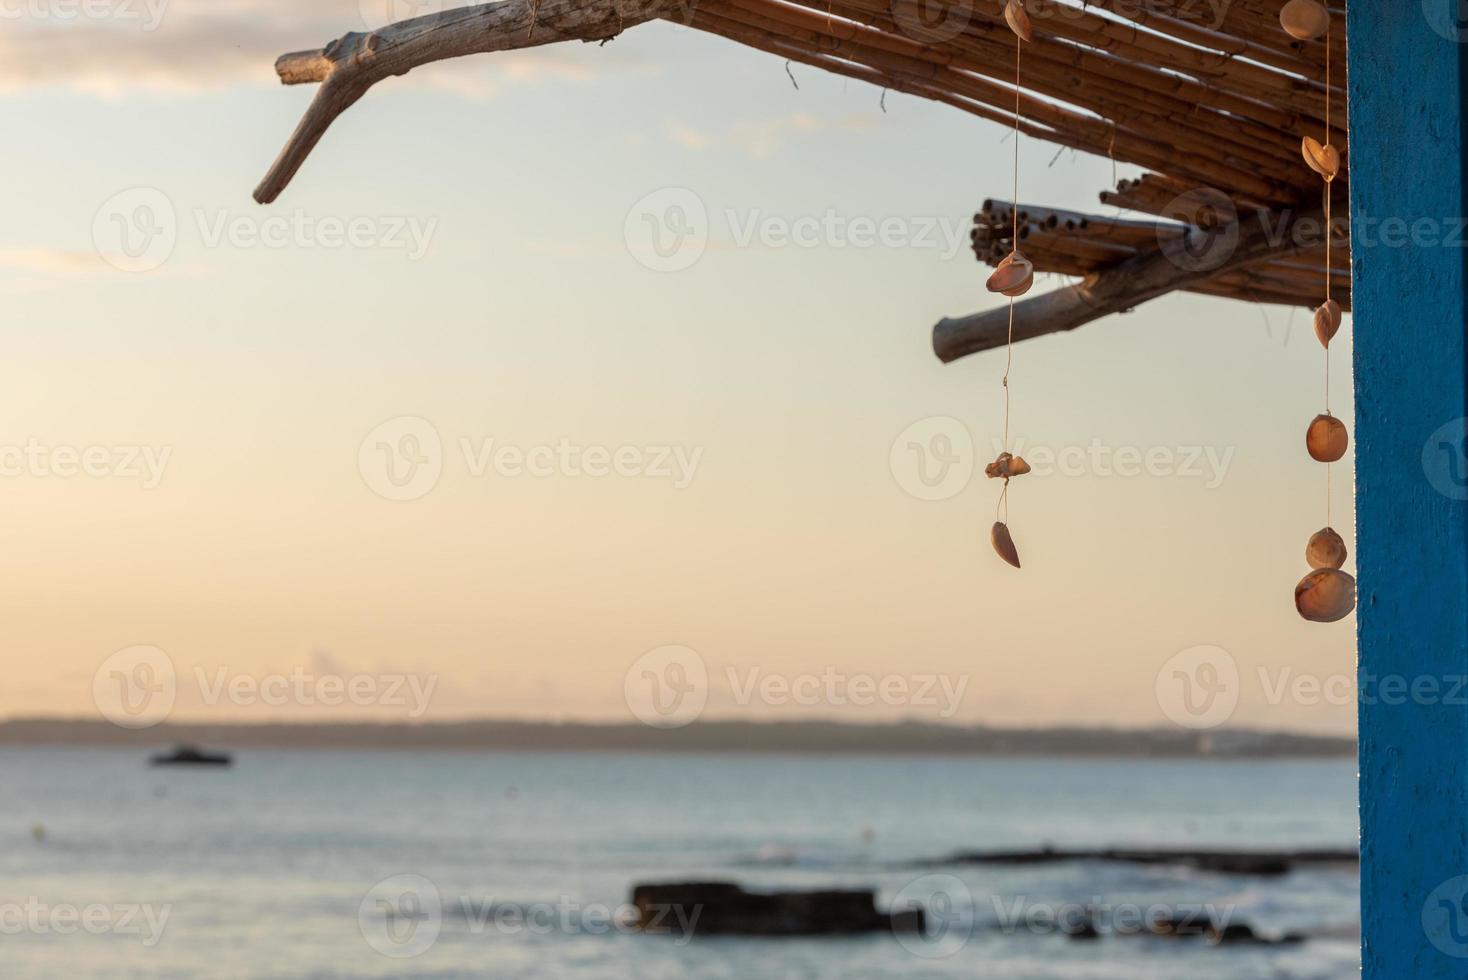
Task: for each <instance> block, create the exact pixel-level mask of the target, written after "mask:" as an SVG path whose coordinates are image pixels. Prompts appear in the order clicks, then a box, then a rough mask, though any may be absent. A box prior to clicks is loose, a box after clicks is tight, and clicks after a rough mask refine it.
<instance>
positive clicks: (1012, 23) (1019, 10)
mask: <svg viewBox="0 0 1468 980" xmlns="http://www.w3.org/2000/svg"><path fill="white" fill-rule="evenodd" d="M1004 23H1006V24H1008V25H1009V29H1010V30H1011V31H1014V33H1015V35H1016V36H1018V37H1019V38H1021V39H1022V40H1025V41H1033V40H1034V39H1035V28H1034V27H1033V26H1032V25H1031V24H1030V15H1029V14H1028V13H1026V12H1025V5H1024V0H1008V2H1007V3H1005V5H1004Z"/></svg>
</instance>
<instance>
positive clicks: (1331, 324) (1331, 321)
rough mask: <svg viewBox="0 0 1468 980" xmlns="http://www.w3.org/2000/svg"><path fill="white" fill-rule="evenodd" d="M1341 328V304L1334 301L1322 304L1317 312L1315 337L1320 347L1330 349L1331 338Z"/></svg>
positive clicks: (1329, 300) (1330, 300)
mask: <svg viewBox="0 0 1468 980" xmlns="http://www.w3.org/2000/svg"><path fill="white" fill-rule="evenodd" d="M1340 328H1341V304H1339V303H1337V302H1336V301H1335V300H1333V299H1328V300H1326V301H1325V302H1324V303H1321V304H1320V306H1319V307H1318V308H1316V310H1315V336H1316V338H1317V339H1318V340H1319V341H1320V346H1321V347H1324V348H1325V349H1326V350H1329V349H1330V341H1331V338H1332V337H1334V336H1335V333H1336V331H1337V330H1339V329H1340Z"/></svg>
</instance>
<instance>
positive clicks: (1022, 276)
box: [985, 249, 1035, 296]
mask: <svg viewBox="0 0 1468 980" xmlns="http://www.w3.org/2000/svg"><path fill="white" fill-rule="evenodd" d="M1034 284H1035V265H1034V263H1032V262H1031V261H1030V260H1029V259H1027V258H1025V253H1023V252H1021V251H1020V250H1019V249H1015V250H1014V251H1013V252H1010V253H1009V254H1008V255H1006V256H1005V257H1004V258H1003V259H1002V260H1000V262H999V265H997V266H995V268H994V272H993V274H992V275H990V276H989V281H988V282H987V283H985V288H986V289H988V290H989V292H991V293H1002V294H1003V295H1005V296H1023V295H1024V294H1025V293H1027V292H1029V291H1030V287H1031V286H1033V285H1034Z"/></svg>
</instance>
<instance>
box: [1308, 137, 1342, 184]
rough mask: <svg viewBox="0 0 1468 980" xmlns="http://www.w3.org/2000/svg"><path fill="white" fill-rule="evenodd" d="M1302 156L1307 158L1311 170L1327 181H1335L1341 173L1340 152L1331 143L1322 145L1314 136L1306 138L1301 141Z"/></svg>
mask: <svg viewBox="0 0 1468 980" xmlns="http://www.w3.org/2000/svg"><path fill="white" fill-rule="evenodd" d="M1300 155H1301V156H1303V157H1304V158H1305V163H1306V164H1307V165H1308V166H1309V167H1310V169H1311V170H1313V171H1315V172H1316V173H1318V174H1319V175H1320V176H1322V177H1324V178H1325V179H1326V180H1335V177H1336V174H1338V173H1340V172H1341V155H1340V152H1339V151H1338V150H1336V148H1335V147H1333V146H1331V145H1330V144H1329V143H1321V142H1320V141H1319V140H1318V139H1315V138H1314V137H1313V136H1306V137H1305V138H1304V139H1302V140H1300Z"/></svg>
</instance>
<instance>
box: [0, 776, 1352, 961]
mask: <svg viewBox="0 0 1468 980" xmlns="http://www.w3.org/2000/svg"><path fill="white" fill-rule="evenodd" d="M0 787H3V792H0V840H3V847H0V862H3V863H0V931H3V938H0V956H3V962H4V966H3V969H0V973H3V975H4V976H5V977H46V978H52V977H61V976H66V977H88V976H97V977H104V976H105V977H127V976H136V977H302V978H304V977H311V978H331V977H386V976H422V977H442V978H449V977H496V978H499V977H510V978H513V977H546V978H552V980H577V978H586V980H591V978H598V980H600V978H607V980H612V978H616V980H623V978H629V977H637V978H653V980H659V978H669V980H671V978H680V980H681V978H687V977H697V978H705V977H706V978H750V980H778V978H809V980H818V978H820V980H824V978H831V980H837V978H839V980H853V978H866V977H870V978H879V977H883V978H886V977H915V978H917V977H944V978H948V977H955V978H956V977H965V978H973V977H995V978H1005V980H1040V978H1118V980H1120V978H1126V980H1152V978H1156V980H1163V978H1166V980H1176V978H1177V977H1180V976H1196V977H1206V978H1209V980H1231V978H1239V980H1245V978H1248V980H1257V978H1262V977H1279V978H1286V977H1290V978H1321V980H1324V978H1330V980H1337V978H1340V977H1345V976H1350V975H1353V974H1354V973H1355V972H1356V969H1357V968H1356V962H1357V952H1356V945H1357V937H1356V935H1355V930H1356V923H1357V910H1356V902H1357V886H1356V880H1355V873H1354V869H1346V870H1310V871H1301V872H1296V873H1293V874H1290V875H1288V876H1284V877H1281V878H1253V877H1239V876H1222V875H1214V874H1202V873H1195V872H1189V871H1184V870H1179V869H1170V868H1144V867H1126V866H1113V865H1105V864H1093V863H1076V864H1061V865H1048V866H1036V867H1028V868H1026V867H1020V868H994V867H949V866H933V867H928V868H920V867H909V866H906V865H908V864H909V862H913V861H915V860H917V859H922V858H929V857H934V856H938V855H942V854H946V853H949V852H952V851H955V850H960V849H965V848H1001V847H1035V846H1038V845H1041V844H1044V843H1047V842H1048V843H1053V844H1056V845H1075V846H1088V845H1090V846H1096V845H1110V844H1122V845H1125V844H1136V845H1150V844H1180V845H1181V844H1187V845H1200V846H1201V845H1215V846H1218V847H1293V846H1330V847H1340V846H1346V847H1350V846H1353V845H1354V842H1355V841H1356V812H1355V765H1354V764H1353V763H1352V762H1351V761H1350V760H1341V761H1328V762H1319V761H1308V762H1306V761H1289V762H1206V763H1205V762H1161V761H1131V760H1106V761H1083V760H989V759H918V758H899V759H894V758H865V757H844V758H835V759H821V758H813V757H805V756H783V757H770V756H759V757H755V756H742V755H735V756H722V755H721V756H674V755H618V754H595V753H584V754H534V753H451V752H445V753H406V752H403V753H399V752H375V751H361V752H334V751H333V752H328V751H292V752H281V751H254V750H245V751H241V752H240V753H238V756H237V764H236V766H235V767H234V768H233V769H232V770H227V771H218V772H215V771H160V770H150V769H148V768H147V767H146V766H145V765H144V762H143V759H142V758H141V757H140V756H139V755H138V754H137V753H135V752H131V751H121V750H80V749H60V748H57V749H7V750H0ZM38 825H39V826H40V827H43V828H44V833H41V834H39V835H38V834H37V832H36V830H35V828H36V827H37V826H38ZM38 836H39V838H40V839H37V837H38ZM693 878H699V879H708V878H713V879H725V880H734V881H739V882H741V883H744V884H746V885H748V886H751V887H769V888H775V887H816V886H846V887H863V886H870V887H875V888H877V889H878V890H879V898H880V902H881V904H882V905H883V906H884V907H885V906H886V905H887V904H888V903H890V902H892V901H893V900H894V899H899V900H900V899H905V898H906V897H918V896H928V895H930V894H931V895H932V896H933V898H934V900H935V901H936V903H937V905H938V907H939V908H940V910H941V912H942V916H941V922H940V923H938V924H935V926H934V928H933V932H932V934H931V935H928V936H923V937H916V938H909V939H908V940H907V941H906V942H902V941H899V940H898V939H897V938H896V937H894V936H893V935H890V934H878V935H872V936H869V937H865V938H860V939H847V938H834V939H782V940H750V939H734V938H722V939H694V940H693V941H692V942H680V941H678V940H675V939H673V938H671V937H666V936H648V935H640V934H633V933H630V932H628V931H626V930H624V929H621V928H618V927H616V926H613V925H610V924H609V923H608V920H607V917H608V916H610V915H612V914H614V913H615V910H616V909H617V908H618V907H619V906H621V905H622V904H623V903H625V902H626V901H627V899H628V895H629V891H630V888H631V886H632V884H633V883H634V882H637V881H643V880H681V879H693ZM384 880H386V881H387V883H386V884H379V883H380V882H383V881H384ZM379 899H385V900H388V901H390V902H391V903H392V904H389V905H384V904H381V903H380V902H379ZM405 899H406V902H405ZM1096 900H1100V901H1102V902H1103V903H1107V904H1109V905H1111V906H1114V907H1115V909H1116V910H1117V911H1116V919H1117V921H1118V922H1121V923H1123V924H1124V920H1125V914H1126V913H1127V912H1128V911H1129V910H1130V909H1133V908H1135V909H1137V910H1145V909H1147V908H1148V907H1149V906H1153V905H1157V904H1166V905H1174V906H1178V907H1180V908H1184V909H1187V908H1192V907H1196V906H1202V905H1205V904H1207V905H1212V906H1213V907H1214V908H1215V909H1218V910H1222V911H1225V912H1227V913H1228V914H1230V915H1232V916H1233V918H1234V919H1235V920H1236V921H1237V920H1245V921H1248V922H1250V923H1252V924H1254V925H1255V926H1256V927H1261V928H1263V929H1265V930H1274V931H1277V930H1285V929H1289V930H1299V931H1303V932H1306V933H1309V934H1310V935H1311V938H1310V939H1309V940H1308V941H1306V942H1304V943H1301V944H1298V945H1291V946H1280V947H1249V948H1233V947H1227V946H1225V947H1218V948H1210V947H1207V946H1206V945H1204V944H1203V943H1202V942H1201V941H1200V940H1196V939H1189V940H1183V939H1158V938H1152V937H1143V936H1130V937H1125V936H1106V937H1103V938H1102V939H1101V940H1099V941H1095V942H1077V941H1074V940H1070V939H1067V938H1066V937H1065V936H1063V935H1060V934H1057V933H1055V932H1054V931H1053V930H1050V929H1047V928H1045V926H1044V923H1045V921H1046V919H1045V914H1046V910H1048V909H1057V910H1063V909H1065V908H1068V907H1070V906H1071V905H1072V903H1080V904H1085V903H1090V902H1094V901H1096ZM435 903H437V908H438V909H439V910H441V911H440V912H439V914H436V915H435V914H433V912H434V904H435ZM385 909H386V910H387V911H384V910H385ZM414 912H417V913H418V914H417V915H414V914H412V913H414ZM390 913H396V914H390ZM72 916H74V917H75V918H72ZM88 916H90V917H91V918H90V919H88V918H87V917H88ZM1017 917H1018V924H1017V925H1016V924H1015V923H1016V921H1017ZM936 918H939V917H935V919H936ZM1025 921H1033V922H1036V923H1038V925H1037V926H1036V927H1034V928H1030V927H1027V926H1026V925H1025ZM1109 921H1110V920H1109V919H1105V918H1103V924H1105V923H1107V922H1109ZM407 953H414V954H416V955H413V956H406V955H404V954H407Z"/></svg>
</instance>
